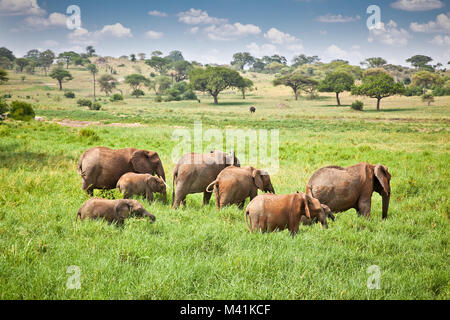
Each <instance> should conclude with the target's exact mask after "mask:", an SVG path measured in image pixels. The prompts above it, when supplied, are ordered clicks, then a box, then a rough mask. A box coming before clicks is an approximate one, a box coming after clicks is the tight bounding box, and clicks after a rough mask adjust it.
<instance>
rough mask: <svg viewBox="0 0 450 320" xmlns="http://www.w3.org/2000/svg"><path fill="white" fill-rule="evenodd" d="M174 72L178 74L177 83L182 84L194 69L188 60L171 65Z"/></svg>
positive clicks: (176, 76)
mask: <svg viewBox="0 0 450 320" xmlns="http://www.w3.org/2000/svg"><path fill="white" fill-rule="evenodd" d="M171 67H172V68H173V70H175V71H176V72H177V73H176V75H175V81H176V82H180V81H183V80H186V79H187V78H188V74H189V71H190V70H191V69H192V65H191V64H190V63H189V62H188V61H186V60H178V61H175V62H173V63H172V64H171Z"/></svg>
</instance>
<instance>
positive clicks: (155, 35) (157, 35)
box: [145, 30, 164, 40]
mask: <svg viewBox="0 0 450 320" xmlns="http://www.w3.org/2000/svg"><path fill="white" fill-rule="evenodd" d="M163 36H164V33H162V32H158V31H154V30H148V31H147V32H146V33H145V37H146V38H147V39H152V40H157V39H161V38H162V37H163Z"/></svg>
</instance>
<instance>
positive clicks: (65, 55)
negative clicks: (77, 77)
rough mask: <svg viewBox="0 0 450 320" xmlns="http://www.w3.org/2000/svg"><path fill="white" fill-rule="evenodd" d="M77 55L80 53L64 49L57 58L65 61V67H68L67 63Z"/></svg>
mask: <svg viewBox="0 0 450 320" xmlns="http://www.w3.org/2000/svg"><path fill="white" fill-rule="evenodd" d="M78 57H80V55H79V54H78V53H76V52H73V51H65V52H62V53H60V54H59V55H58V59H61V60H63V61H64V62H65V63H66V69H69V64H70V63H71V62H72V61H73V60H75V59H76V58H78Z"/></svg>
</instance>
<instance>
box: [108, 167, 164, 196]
mask: <svg viewBox="0 0 450 320" xmlns="http://www.w3.org/2000/svg"><path fill="white" fill-rule="evenodd" d="M117 188H119V190H120V192H122V193H123V195H124V198H125V199H128V198H130V197H131V196H133V195H140V196H144V197H145V198H147V200H148V202H151V201H153V192H160V193H162V194H163V198H164V202H166V201H167V194H166V184H165V183H164V181H163V179H161V178H158V177H155V176H152V175H151V174H148V173H144V174H139V173H134V172H128V173H125V174H124V175H123V176H121V177H120V179H119V181H117Z"/></svg>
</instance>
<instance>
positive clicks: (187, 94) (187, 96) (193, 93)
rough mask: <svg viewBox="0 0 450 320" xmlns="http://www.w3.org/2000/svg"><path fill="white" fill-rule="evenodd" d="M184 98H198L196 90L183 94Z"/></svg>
mask: <svg viewBox="0 0 450 320" xmlns="http://www.w3.org/2000/svg"><path fill="white" fill-rule="evenodd" d="M183 100H198V98H197V95H196V94H195V92H194V91H192V90H188V91H186V92H185V93H184V94H183Z"/></svg>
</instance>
